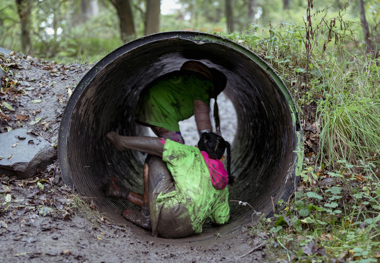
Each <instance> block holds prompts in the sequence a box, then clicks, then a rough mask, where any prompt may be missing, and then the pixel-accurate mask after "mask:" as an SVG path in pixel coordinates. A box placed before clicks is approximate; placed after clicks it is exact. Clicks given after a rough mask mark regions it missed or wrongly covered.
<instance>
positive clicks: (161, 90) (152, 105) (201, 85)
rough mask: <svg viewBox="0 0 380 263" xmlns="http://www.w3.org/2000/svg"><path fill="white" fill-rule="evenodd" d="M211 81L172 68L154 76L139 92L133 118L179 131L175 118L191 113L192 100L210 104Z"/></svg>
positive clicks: (142, 122)
mask: <svg viewBox="0 0 380 263" xmlns="http://www.w3.org/2000/svg"><path fill="white" fill-rule="evenodd" d="M213 89H214V85H213V84H212V82H211V81H210V80H209V79H207V78H206V77H205V76H203V75H201V74H197V73H190V72H182V71H176V72H172V73H169V74H166V75H164V76H162V77H160V78H159V79H157V80H156V81H155V82H154V83H153V84H152V85H151V86H150V87H149V88H147V89H146V90H145V91H144V92H143V93H142V94H141V96H140V100H139V103H138V107H137V113H136V121H137V122H138V123H140V124H143V125H153V126H157V127H162V128H165V129H168V130H170V131H177V132H179V125H178V122H179V121H183V120H186V119H188V118H190V117H191V116H193V115H194V100H201V101H203V102H205V103H207V104H208V105H209V104H210V94H211V92H212V91H213Z"/></svg>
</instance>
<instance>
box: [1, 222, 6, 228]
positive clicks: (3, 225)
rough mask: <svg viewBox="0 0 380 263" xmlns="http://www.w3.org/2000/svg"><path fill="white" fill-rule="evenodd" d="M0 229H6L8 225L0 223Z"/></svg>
mask: <svg viewBox="0 0 380 263" xmlns="http://www.w3.org/2000/svg"><path fill="white" fill-rule="evenodd" d="M1 227H4V228H8V225H7V223H5V222H4V221H0V228H1Z"/></svg>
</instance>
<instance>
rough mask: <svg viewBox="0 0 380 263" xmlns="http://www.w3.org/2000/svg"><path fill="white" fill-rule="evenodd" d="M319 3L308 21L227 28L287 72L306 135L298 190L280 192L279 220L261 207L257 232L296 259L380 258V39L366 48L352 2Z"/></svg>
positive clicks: (279, 252)
mask: <svg viewBox="0 0 380 263" xmlns="http://www.w3.org/2000/svg"><path fill="white" fill-rule="evenodd" d="M312 11H313V10H312V6H310V5H309V8H308V12H307V16H306V18H305V24H304V25H303V26H299V25H294V24H288V23H282V24H280V25H277V26H273V25H268V26H266V27H260V26H257V25H253V26H251V28H250V29H249V32H247V33H245V34H237V33H233V34H223V33H218V34H219V35H221V36H223V37H226V38H229V39H231V40H234V41H236V42H238V43H240V44H242V45H244V46H246V47H247V48H249V49H251V50H253V51H254V52H255V53H256V54H258V55H259V56H260V57H261V58H262V59H264V60H265V61H266V62H267V63H268V64H270V65H271V66H272V67H273V68H274V70H275V71H276V72H277V73H278V74H279V75H280V76H281V77H282V79H283V81H284V82H285V83H286V85H287V86H288V88H289V91H290V92H291V94H292V95H293V98H294V100H295V102H296V104H297V107H298V110H299V114H300V117H301V122H302V127H303V133H304V134H303V135H304V149H305V159H304V163H303V171H302V172H301V174H300V177H301V180H300V182H299V184H298V187H297V189H296V192H295V193H294V194H293V195H292V196H291V197H290V198H289V200H279V202H278V204H277V206H276V211H275V216H274V218H265V217H264V216H263V215H261V216H260V213H256V212H255V213H256V214H255V216H258V217H260V220H259V223H258V224H257V225H255V226H252V227H251V228H250V230H249V231H250V233H251V235H252V237H262V239H265V240H267V241H266V242H268V241H269V242H268V243H269V245H267V249H269V250H270V251H272V252H273V255H275V256H274V257H276V258H280V259H281V258H282V259H284V260H287V261H289V262H295V261H299V262H351V261H352V262H361V263H364V262H379V260H380V230H379V229H380V228H379V224H380V172H379V167H380V166H379V164H380V88H379V87H380V59H379V58H378V56H377V55H376V54H378V47H379V46H378V43H376V42H375V43H374V45H375V51H373V52H372V53H366V52H364V51H363V48H362V47H361V46H360V45H358V43H359V42H360V41H359V40H357V39H355V38H354V36H355V34H353V33H352V30H353V28H354V26H355V25H354V24H353V23H350V22H348V21H344V19H343V13H344V10H342V13H339V15H338V16H337V17H333V18H327V17H326V14H327V12H326V10H321V11H317V12H315V13H312ZM376 45H377V46H376ZM268 254H269V255H270V254H271V253H268Z"/></svg>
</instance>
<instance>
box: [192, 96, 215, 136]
mask: <svg viewBox="0 0 380 263" xmlns="http://www.w3.org/2000/svg"><path fill="white" fill-rule="evenodd" d="M194 117H195V122H196V124H197V128H198V132H199V135H201V134H202V133H203V132H211V131H212V126H211V121H210V107H209V106H208V105H207V104H206V103H205V102H203V101H201V100H194Z"/></svg>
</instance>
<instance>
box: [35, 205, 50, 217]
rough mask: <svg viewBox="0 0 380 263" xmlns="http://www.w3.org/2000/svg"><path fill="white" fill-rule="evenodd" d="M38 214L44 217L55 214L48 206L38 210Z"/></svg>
mask: <svg viewBox="0 0 380 263" xmlns="http://www.w3.org/2000/svg"><path fill="white" fill-rule="evenodd" d="M38 213H39V214H40V215H42V216H48V215H51V214H52V213H53V209H52V208H50V207H47V206H43V207H41V208H40V209H39V210H38Z"/></svg>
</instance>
